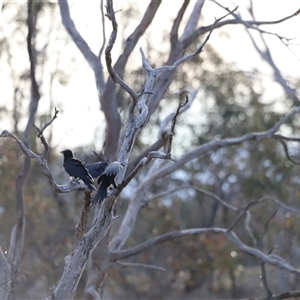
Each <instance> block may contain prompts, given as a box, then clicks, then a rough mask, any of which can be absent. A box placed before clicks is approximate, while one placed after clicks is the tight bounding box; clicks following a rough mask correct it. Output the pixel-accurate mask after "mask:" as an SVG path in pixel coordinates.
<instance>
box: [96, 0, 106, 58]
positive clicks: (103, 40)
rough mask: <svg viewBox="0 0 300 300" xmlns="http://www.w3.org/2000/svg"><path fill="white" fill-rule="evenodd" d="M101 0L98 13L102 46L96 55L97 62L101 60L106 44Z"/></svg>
mask: <svg viewBox="0 0 300 300" xmlns="http://www.w3.org/2000/svg"><path fill="white" fill-rule="evenodd" d="M103 6H104V4H103V0H101V1H100V11H101V23H102V45H101V48H100V50H99V54H98V58H99V60H101V57H102V53H103V51H104V48H105V44H106V34H105V16H104V11H103Z"/></svg>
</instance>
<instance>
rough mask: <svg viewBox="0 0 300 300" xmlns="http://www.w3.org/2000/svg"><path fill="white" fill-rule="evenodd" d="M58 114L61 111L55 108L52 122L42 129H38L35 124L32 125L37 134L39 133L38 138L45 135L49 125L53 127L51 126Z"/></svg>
mask: <svg viewBox="0 0 300 300" xmlns="http://www.w3.org/2000/svg"><path fill="white" fill-rule="evenodd" d="M58 113H59V110H58V109H57V108H56V107H55V108H54V115H53V117H52V119H51V120H50V121H48V122H46V123H45V124H44V125H43V126H42V128H41V129H40V128H38V127H37V126H36V125H35V124H32V126H34V128H35V129H36V130H37V132H38V134H37V137H38V138H40V137H41V136H42V135H43V133H44V131H45V129H46V128H47V127H48V126H49V125H51V124H52V123H53V121H54V120H55V119H56V118H57V114H58Z"/></svg>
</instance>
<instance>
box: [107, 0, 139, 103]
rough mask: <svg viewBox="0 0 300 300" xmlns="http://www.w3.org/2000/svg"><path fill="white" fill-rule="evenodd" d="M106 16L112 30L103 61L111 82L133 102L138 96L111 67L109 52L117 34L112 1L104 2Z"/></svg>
mask: <svg viewBox="0 0 300 300" xmlns="http://www.w3.org/2000/svg"><path fill="white" fill-rule="evenodd" d="M106 16H107V17H108V19H109V20H110V21H111V23H112V27H113V30H112V32H111V34H110V38H109V41H108V43H107V46H106V49H105V60H106V66H107V70H108V73H109V75H110V77H111V78H112V79H113V81H114V82H115V83H116V84H120V86H121V87H122V88H123V89H124V90H125V91H126V92H127V93H128V94H129V95H130V96H131V98H132V99H133V101H134V102H135V101H137V98H138V94H137V93H136V92H135V91H134V90H133V89H132V88H131V87H130V86H129V85H128V84H126V83H125V81H124V80H123V79H122V78H121V77H120V76H119V75H118V74H117V72H116V71H115V70H114V68H113V67H112V64H111V62H112V59H111V50H112V48H113V46H114V44H115V41H116V38H117V33H118V23H117V21H116V18H115V11H114V8H113V2H112V0H107V1H106Z"/></svg>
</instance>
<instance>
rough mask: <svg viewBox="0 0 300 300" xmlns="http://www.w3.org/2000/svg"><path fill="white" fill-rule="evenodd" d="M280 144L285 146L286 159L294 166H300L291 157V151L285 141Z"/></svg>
mask: <svg viewBox="0 0 300 300" xmlns="http://www.w3.org/2000/svg"><path fill="white" fill-rule="evenodd" d="M280 142H281V144H282V146H283V149H284V152H285V155H286V158H287V159H288V160H289V161H290V162H292V163H293V164H295V165H300V162H298V161H295V160H294V159H292V158H291V157H290V154H289V149H288V146H287V144H286V143H285V142H284V141H280Z"/></svg>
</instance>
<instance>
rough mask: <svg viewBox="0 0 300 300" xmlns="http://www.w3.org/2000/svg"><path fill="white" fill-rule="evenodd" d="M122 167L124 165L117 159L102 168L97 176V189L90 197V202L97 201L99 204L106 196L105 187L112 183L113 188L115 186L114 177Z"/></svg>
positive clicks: (94, 202)
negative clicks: (102, 170) (101, 171)
mask: <svg viewBox="0 0 300 300" xmlns="http://www.w3.org/2000/svg"><path fill="white" fill-rule="evenodd" d="M122 168H124V165H122V164H121V163H119V162H118V161H114V162H112V163H110V164H109V165H108V166H107V167H106V168H105V170H104V172H103V173H102V174H101V175H100V176H99V178H98V180H97V182H98V184H99V187H98V191H97V193H96V194H95V196H94V197H93V199H92V204H96V203H97V202H98V203H99V204H100V203H101V202H102V201H103V200H104V199H105V198H106V197H107V189H108V188H109V187H110V186H111V185H113V187H114V188H116V187H117V185H116V182H115V177H116V176H117V174H118V173H119V171H120V170H121V169H122Z"/></svg>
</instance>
